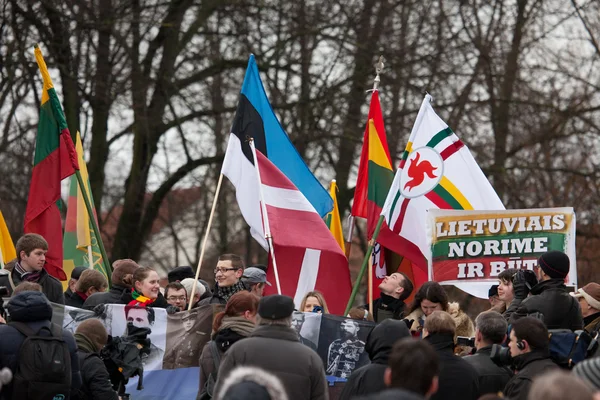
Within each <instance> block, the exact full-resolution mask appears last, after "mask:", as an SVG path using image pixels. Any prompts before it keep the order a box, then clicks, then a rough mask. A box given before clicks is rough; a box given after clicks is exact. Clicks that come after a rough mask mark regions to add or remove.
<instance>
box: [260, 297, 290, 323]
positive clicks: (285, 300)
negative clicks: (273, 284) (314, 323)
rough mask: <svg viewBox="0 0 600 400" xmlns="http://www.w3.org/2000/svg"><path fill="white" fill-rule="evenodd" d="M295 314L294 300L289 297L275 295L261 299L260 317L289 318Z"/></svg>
mask: <svg viewBox="0 0 600 400" xmlns="http://www.w3.org/2000/svg"><path fill="white" fill-rule="evenodd" d="M293 312H294V300H293V299H292V298H291V297H289V296H281V295H279V294H274V295H271V296H266V297H263V298H262V299H260V302H259V303H258V315H260V316H261V317H262V318H266V319H283V318H287V317H289V316H290V315H292V313H293Z"/></svg>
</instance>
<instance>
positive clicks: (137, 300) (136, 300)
mask: <svg viewBox="0 0 600 400" xmlns="http://www.w3.org/2000/svg"><path fill="white" fill-rule="evenodd" d="M131 297H133V300H131V301H130V302H129V303H128V304H127V305H128V306H141V307H147V306H149V305H150V304H152V303H154V300H152V299H151V298H149V297H146V296H144V295H141V294H139V293H138V292H136V291H135V290H134V291H132V292H131Z"/></svg>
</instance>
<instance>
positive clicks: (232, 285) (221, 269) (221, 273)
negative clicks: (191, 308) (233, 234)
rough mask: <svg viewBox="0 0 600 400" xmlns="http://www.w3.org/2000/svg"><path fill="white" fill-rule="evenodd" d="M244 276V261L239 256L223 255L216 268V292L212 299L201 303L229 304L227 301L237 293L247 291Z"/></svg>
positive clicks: (206, 299) (209, 298)
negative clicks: (242, 279) (243, 280)
mask: <svg viewBox="0 0 600 400" xmlns="http://www.w3.org/2000/svg"><path fill="white" fill-rule="evenodd" d="M243 274H244V260H242V257H240V256H238V255H237V254H222V255H221V256H219V261H218V262H217V266H216V267H215V281H216V284H215V290H214V291H213V294H212V296H211V297H208V298H205V299H204V300H202V301H200V303H198V305H200V306H202V305H204V304H227V300H229V298H230V297H231V296H233V295H234V294H236V293H237V292H241V291H242V290H246V286H245V285H244V283H243V282H242V281H241V280H240V279H241V278H242V275H243Z"/></svg>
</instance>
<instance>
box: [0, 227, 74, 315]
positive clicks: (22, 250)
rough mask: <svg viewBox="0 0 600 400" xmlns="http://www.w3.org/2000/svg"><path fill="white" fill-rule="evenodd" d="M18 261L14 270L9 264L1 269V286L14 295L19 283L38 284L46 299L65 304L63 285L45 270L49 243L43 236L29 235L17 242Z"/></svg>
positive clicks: (13, 265) (14, 264)
mask: <svg viewBox="0 0 600 400" xmlns="http://www.w3.org/2000/svg"><path fill="white" fill-rule="evenodd" d="M15 249H16V251H17V259H16V260H15V262H14V263H13V264H12V268H11V266H10V265H9V264H11V263H7V264H6V265H5V268H3V269H0V286H5V287H6V288H7V289H8V291H9V294H11V295H12V292H13V290H14V289H15V287H17V286H18V285H19V283H21V282H24V281H27V282H34V283H38V284H39V285H40V286H41V287H42V292H43V293H44V295H45V296H46V298H47V299H48V300H49V301H50V302H52V303H57V304H65V296H64V294H63V287H62V284H61V283H60V281H59V280H58V279H56V278H55V277H53V276H52V275H50V274H49V273H48V272H47V271H46V269H45V268H44V264H45V263H46V253H47V252H48V242H47V241H46V239H44V237H43V236H42V235H38V234H37V233H27V234H25V235H23V236H21V237H20V238H19V240H17V244H16V246H15Z"/></svg>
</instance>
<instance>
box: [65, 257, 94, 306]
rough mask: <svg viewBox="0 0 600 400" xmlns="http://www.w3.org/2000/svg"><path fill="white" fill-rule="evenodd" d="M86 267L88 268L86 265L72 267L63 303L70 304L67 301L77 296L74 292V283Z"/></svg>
mask: <svg viewBox="0 0 600 400" xmlns="http://www.w3.org/2000/svg"><path fill="white" fill-rule="evenodd" d="M87 269H88V268H87V267H75V268H73V271H71V279H69V283H68V287H67V290H66V291H65V293H64V295H65V305H67V306H70V305H71V304H69V302H70V300H71V298H72V297H75V296H77V295H76V294H75V284H76V283H77V281H78V280H79V277H80V276H81V274H82V273H83V271H85V270H87ZM75 301H77V299H75ZM74 307H77V306H74Z"/></svg>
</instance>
